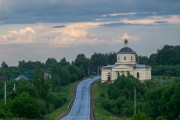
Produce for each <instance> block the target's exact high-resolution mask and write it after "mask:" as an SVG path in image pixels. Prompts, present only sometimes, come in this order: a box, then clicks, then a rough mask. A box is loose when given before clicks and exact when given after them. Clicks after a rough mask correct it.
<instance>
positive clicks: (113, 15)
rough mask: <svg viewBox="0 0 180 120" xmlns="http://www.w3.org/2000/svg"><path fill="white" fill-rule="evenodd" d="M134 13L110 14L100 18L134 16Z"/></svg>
mask: <svg viewBox="0 0 180 120" xmlns="http://www.w3.org/2000/svg"><path fill="white" fill-rule="evenodd" d="M135 14H137V13H136V12H129V13H111V14H105V15H102V17H116V16H124V15H135Z"/></svg>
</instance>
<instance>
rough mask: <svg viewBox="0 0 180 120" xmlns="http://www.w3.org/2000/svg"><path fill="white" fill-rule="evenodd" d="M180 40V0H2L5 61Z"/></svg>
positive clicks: (0, 34) (70, 56)
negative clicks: (125, 42) (125, 39)
mask: <svg viewBox="0 0 180 120" xmlns="http://www.w3.org/2000/svg"><path fill="white" fill-rule="evenodd" d="M124 34H125V36H126V37H127V38H128V40H129V47H131V48H132V49H133V50H134V51H136V53H137V54H139V55H143V56H149V55H150V54H152V53H155V52H156V51H157V49H161V48H162V47H163V46H164V45H165V44H169V45H180V0H0V63H1V62H2V61H6V63H7V64H8V65H17V64H18V61H19V60H26V61H28V60H32V61H36V60H39V61H42V62H45V60H46V59H47V58H49V57H54V58H56V59H57V60H58V61H59V60H60V59H62V58H63V57H66V59H67V60H68V61H72V60H74V59H75V57H76V56H77V55H78V54H80V53H83V54H85V55H86V56H87V57H90V56H91V55H92V54H93V53H95V52H101V53H108V52H118V51H119V49H121V48H122V47H123V46H124V45H123V40H124V38H125V36H124Z"/></svg>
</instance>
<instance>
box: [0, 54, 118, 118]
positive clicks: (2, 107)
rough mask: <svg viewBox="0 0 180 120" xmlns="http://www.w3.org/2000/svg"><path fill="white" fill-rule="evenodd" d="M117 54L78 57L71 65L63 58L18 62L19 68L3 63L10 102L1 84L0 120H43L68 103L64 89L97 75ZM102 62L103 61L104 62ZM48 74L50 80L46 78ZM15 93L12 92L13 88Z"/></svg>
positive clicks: (1, 73) (0, 69)
mask: <svg viewBox="0 0 180 120" xmlns="http://www.w3.org/2000/svg"><path fill="white" fill-rule="evenodd" d="M113 55H115V54H113V53H108V54H101V53H95V54H93V55H92V56H91V58H87V57H85V55H84V54H79V55H77V57H76V59H75V60H74V61H72V62H71V63H70V62H68V61H66V59H65V58H62V59H61V60H60V61H58V60H56V59H55V58H48V59H47V60H46V62H45V63H43V62H40V61H35V62H33V61H27V62H26V61H25V60H22V61H19V64H18V66H8V65H7V64H6V62H2V64H1V68H0V76H6V77H8V79H9V80H8V81H6V84H7V101H6V104H5V103H4V82H3V81H1V82H0V118H3V119H13V118H29V119H43V118H44V116H45V115H46V114H49V113H51V112H53V111H54V110H56V109H57V108H59V107H61V106H62V105H63V104H65V103H66V101H67V98H66V96H65V95H63V93H61V91H62V87H63V86H66V85H68V84H69V83H72V82H75V81H78V80H81V79H83V78H85V77H87V76H89V75H91V74H94V75H96V74H97V73H98V67H99V66H103V65H106V64H108V63H112V60H113V59H116V58H115V56H113ZM102 59H103V60H102ZM28 72H29V73H33V75H34V76H33V78H32V79H30V80H23V79H22V80H17V81H16V80H13V78H15V76H16V77H17V76H18V75H21V74H22V73H28ZM45 72H48V73H49V74H50V75H51V77H45V76H44V74H45ZM14 84H15V86H16V90H13V86H14Z"/></svg>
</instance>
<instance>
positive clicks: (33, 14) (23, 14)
mask: <svg viewBox="0 0 180 120" xmlns="http://www.w3.org/2000/svg"><path fill="white" fill-rule="evenodd" d="M0 1H1V2H0V14H1V16H0V23H1V24H9V23H10V24H16V23H19V24H22V23H58V22H87V21H93V20H94V19H98V17H101V16H104V17H110V18H113V17H118V16H119V17H132V16H136V15H137V14H136V13H142V12H144V11H145V12H149V13H152V14H153V13H156V14H158V13H160V12H162V11H164V12H163V13H160V14H163V15H177V14H180V1H179V0H173V1H170V0H164V1H163V0H158V1H156V2H154V0H146V1H143V0H133V1H132V0H114V1H109V0H98V1H97V0H91V1H88V0H76V1H74V0H29V1H26V0H13V1H12V0H0ZM154 3H156V4H154ZM167 6H168V9H167ZM92 8H93V9H92ZM141 16H144V15H143V14H141V15H137V17H141ZM14 18H16V19H14ZM22 18H26V19H22Z"/></svg>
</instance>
